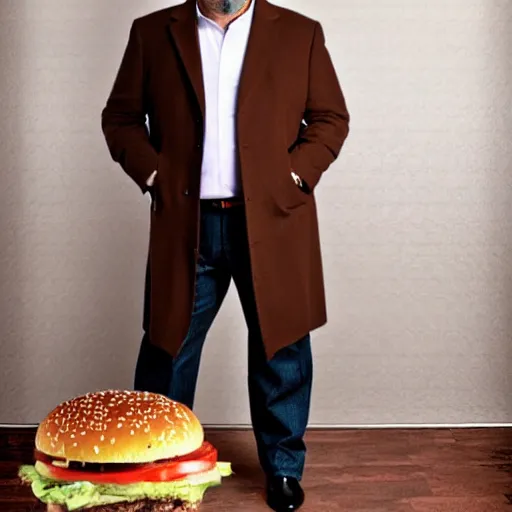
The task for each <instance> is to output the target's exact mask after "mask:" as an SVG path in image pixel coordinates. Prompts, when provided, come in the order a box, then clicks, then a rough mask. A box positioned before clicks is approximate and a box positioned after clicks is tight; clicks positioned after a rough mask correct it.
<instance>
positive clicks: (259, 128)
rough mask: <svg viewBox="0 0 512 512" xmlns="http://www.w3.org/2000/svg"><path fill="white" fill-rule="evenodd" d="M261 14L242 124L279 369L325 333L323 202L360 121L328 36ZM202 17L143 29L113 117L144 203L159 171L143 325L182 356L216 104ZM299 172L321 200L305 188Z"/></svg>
mask: <svg viewBox="0 0 512 512" xmlns="http://www.w3.org/2000/svg"><path fill="white" fill-rule="evenodd" d="M254 1H256V6H255V11H254V18H253V24H252V27H251V32H250V37H249V43H248V47H247V53H246V57H245V61H244V66H243V70H242V76H241V82H240V87H239V94H238V104H237V119H236V122H237V137H238V148H239V163H240V169H241V180H242V186H243V190H244V198H245V203H246V217H247V232H248V239H249V247H250V256H251V262H252V274H253V283H254V291H255V297H256V303H257V309H258V313H259V319H260V326H261V332H262V336H263V340H264V343H265V347H266V351H267V356H268V357H269V358H270V357H272V356H273V355H274V354H275V352H276V351H278V350H279V349H280V348H282V347H285V346H287V345H289V344H291V343H293V342H295V341H296V340H298V339H299V338H300V337H302V336H303V335H305V334H306V333H307V332H308V331H311V330H313V329H315V328H317V327H319V326H321V325H323V324H324V323H325V322H326V320H327V317H326V307H325V294H324V283H323V271H322V261H321V253H320V241H319V231H318V221H317V210H316V205H315V197H314V189H315V187H316V185H317V183H318V181H319V180H320V177H321V175H322V173H323V172H324V171H326V170H327V168H328V167H329V166H330V164H331V163H332V162H333V161H334V160H335V159H336V158H337V156H338V154H339V152H340V150H341V147H342V145H343V142H344V140H345V138H346V137H347V135H348V126H349V114H348V112H347V108H346V105H345V100H344V97H343V94H342V91H341V88H340V85H339V82H338V79H337V77H336V73H335V70H334V67H333V64H332V62H331V58H330V56H329V53H328V51H327V49H326V46H325V40H324V34H323V31H322V27H321V25H320V24H319V23H318V22H316V21H314V20H311V19H309V18H307V17H305V16H302V15H300V14H297V13H295V12H293V11H290V10H287V9H283V8H280V7H277V6H274V5H272V4H270V3H268V2H267V0H254ZM195 5H196V3H195V0H187V1H186V3H184V4H181V5H178V6H174V7H170V8H167V9H164V10H161V11H158V12H155V13H152V14H149V15H147V16H144V17H141V18H138V19H137V20H135V21H134V22H133V25H132V27H131V31H130V35H129V40H128V44H127V46H126V50H125V53H124V56H123V58H122V61H121V65H120V68H119V71H118V73H117V77H116V79H115V82H114V85H113V88H112V91H111V93H110V96H109V98H108V100H107V103H106V106H105V108H104V110H103V112H102V128H103V132H104V135H105V138H106V141H107V145H108V148H109V150H110V154H111V155H112V158H113V159H114V160H115V161H116V162H118V163H119V164H120V165H121V167H122V168H123V169H124V171H125V172H126V173H127V174H128V175H129V176H130V177H131V178H132V179H133V180H134V181H135V182H136V183H137V184H138V186H139V187H140V188H141V190H143V191H145V189H146V185H145V183H146V180H147V179H148V177H149V176H150V175H151V174H152V172H153V170H158V177H157V181H156V185H155V186H156V187H157V189H158V193H159V195H160V196H161V202H160V207H159V208H157V210H156V211H152V212H151V228H150V244H149V258H148V272H147V279H146V304H145V322H146V327H149V332H150V339H151V340H152V342H153V343H154V344H155V345H157V346H160V347H162V348H164V349H165V350H166V351H168V352H169V353H171V355H175V354H176V353H177V351H178V350H179V347H180V345H181V343H182V341H183V340H184V338H185V336H186V334H187V331H188V327H189V323H190V317H191V312H192V307H193V302H194V288H195V287H194V284H195V268H196V258H197V255H198V252H197V248H198V241H199V222H198V220H199V184H200V170H201V160H202V143H203V125H204V122H203V119H204V115H205V99H204V88H203V81H202V71H201V58H200V50H199V43H198V37H197V25H196V7H195ZM146 115H148V118H149V127H150V133H148V131H147V129H146V124H145V122H146ZM303 121H304V122H305V123H303ZM291 169H294V170H295V172H296V173H297V174H298V175H299V176H301V177H302V179H303V180H305V182H306V183H307V185H308V186H309V188H310V193H308V194H306V193H304V192H302V191H301V190H300V189H299V188H298V187H297V186H296V185H295V183H294V182H293V180H292V179H291V176H290V170H291Z"/></svg>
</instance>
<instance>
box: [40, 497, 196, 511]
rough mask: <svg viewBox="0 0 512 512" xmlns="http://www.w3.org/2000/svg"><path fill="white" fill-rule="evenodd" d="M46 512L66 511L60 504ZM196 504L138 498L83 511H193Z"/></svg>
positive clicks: (49, 506) (50, 506) (50, 507)
mask: <svg viewBox="0 0 512 512" xmlns="http://www.w3.org/2000/svg"><path fill="white" fill-rule="evenodd" d="M46 510H47V511H48V512H67V508H66V507H63V506H61V505H48V508H47V509H46ZM196 510H197V506H196V505H192V504H190V503H187V502H184V501H181V500H147V499H146V500H139V501H132V502H131V503H128V502H123V503H113V504H112V505H100V506H98V507H91V508H87V509H84V512H85V511H86V512H193V511H196Z"/></svg>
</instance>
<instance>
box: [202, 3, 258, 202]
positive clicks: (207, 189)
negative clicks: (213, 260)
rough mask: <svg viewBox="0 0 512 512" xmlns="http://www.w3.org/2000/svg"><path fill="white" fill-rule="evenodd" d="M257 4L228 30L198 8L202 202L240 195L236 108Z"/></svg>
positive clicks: (251, 6) (231, 24) (230, 25)
mask: <svg viewBox="0 0 512 512" xmlns="http://www.w3.org/2000/svg"><path fill="white" fill-rule="evenodd" d="M254 4H255V1H254V0H252V2H251V5H250V7H249V9H247V11H246V12H244V14H242V15H241V16H240V17H238V18H237V19H235V20H234V21H232V22H231V23H230V24H229V25H228V27H227V29H225V30H224V29H222V28H221V27H219V26H218V25H217V24H216V23H215V22H214V21H212V20H210V19H209V18H207V17H206V16H204V15H203V14H202V13H201V11H200V9H199V6H197V17H198V31H199V46H200V50H201V62H202V69H203V80H204V91H205V103H206V112H205V132H204V153H203V165H202V168H201V190H200V197H201V199H219V198H229V197H234V196H237V195H239V194H240V193H241V183H240V170H239V164H238V156H237V153H238V152H237V143H236V105H237V98H238V85H239V83H240V75H241V72H242V66H243V62H244V57H245V51H246V48H247V42H248V40H249V33H250V30H251V24H252V17H253V13H254Z"/></svg>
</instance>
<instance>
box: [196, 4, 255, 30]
mask: <svg viewBox="0 0 512 512" xmlns="http://www.w3.org/2000/svg"><path fill="white" fill-rule="evenodd" d="M255 4H256V0H251V4H250V5H249V8H248V9H247V11H245V12H244V13H243V14H242V15H241V16H239V17H238V18H236V19H235V20H234V21H233V22H232V23H237V24H238V23H239V22H242V21H243V22H245V23H248V22H250V21H251V20H252V15H253V13H254V5H255ZM196 13H197V19H198V20H199V21H203V22H204V21H206V22H208V23H215V22H214V21H213V20H211V19H210V18H208V17H207V16H205V15H204V14H203V13H202V12H201V9H199V3H198V2H196ZM215 25H216V23H215Z"/></svg>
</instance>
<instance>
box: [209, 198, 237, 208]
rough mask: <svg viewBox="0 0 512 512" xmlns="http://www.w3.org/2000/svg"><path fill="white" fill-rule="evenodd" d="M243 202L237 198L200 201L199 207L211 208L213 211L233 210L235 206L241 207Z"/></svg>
mask: <svg viewBox="0 0 512 512" xmlns="http://www.w3.org/2000/svg"><path fill="white" fill-rule="evenodd" d="M243 205H244V202H243V200H242V199H240V198H238V197H232V198H230V199H201V206H204V207H207V208H211V209H213V210H225V209H227V208H234V207H235V206H243Z"/></svg>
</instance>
